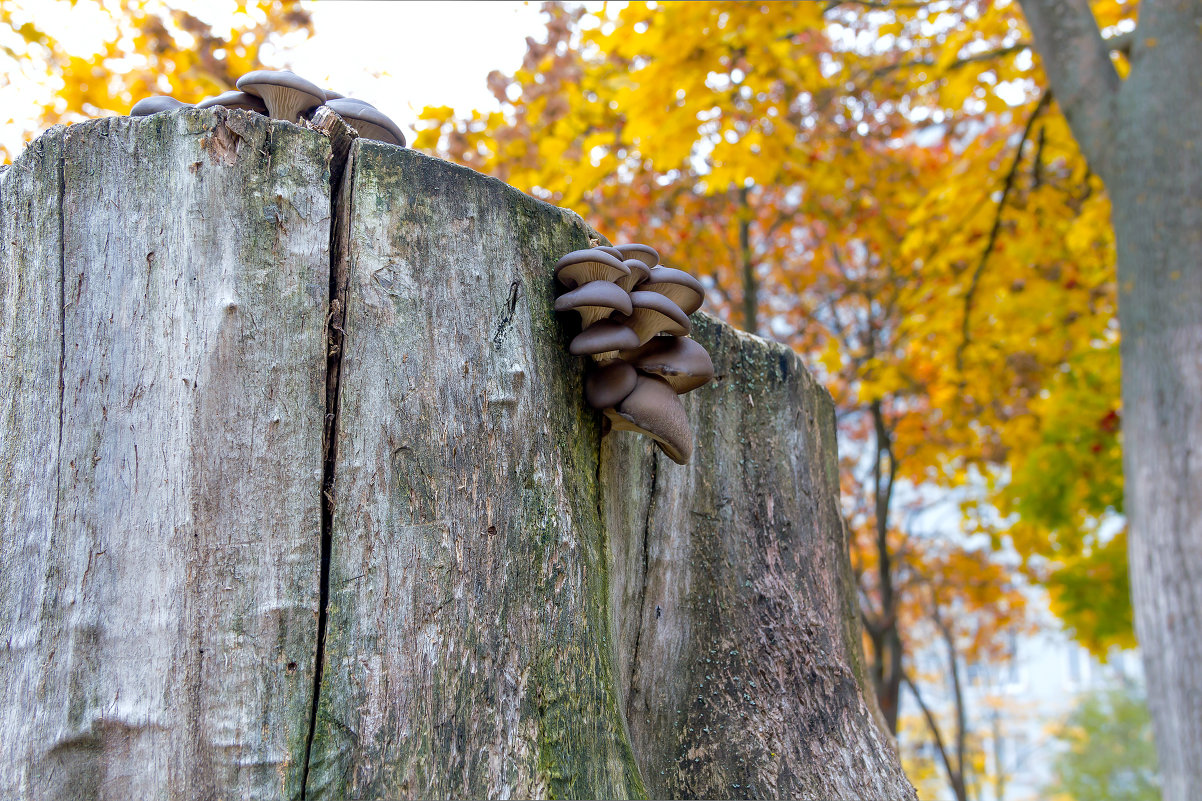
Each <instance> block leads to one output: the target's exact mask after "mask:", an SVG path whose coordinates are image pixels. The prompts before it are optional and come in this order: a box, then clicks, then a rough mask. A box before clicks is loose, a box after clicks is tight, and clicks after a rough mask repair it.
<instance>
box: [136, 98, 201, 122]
mask: <svg viewBox="0 0 1202 801" xmlns="http://www.w3.org/2000/svg"><path fill="white" fill-rule="evenodd" d="M185 107H187V108H191V106H189V105H188V104H187V103H182V102H180V101H179V100H176V99H175V98H174V97H169V96H167V95H154V96H152V97H144V98H142V99H141V100H139V101H138V102H137V103H134V107H133V108H131V109H130V110H129V116H131V117H149V116H150V115H151V114H158V113H159V112H160V111H172V110H173V109H177V108H185Z"/></svg>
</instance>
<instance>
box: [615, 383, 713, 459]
mask: <svg viewBox="0 0 1202 801" xmlns="http://www.w3.org/2000/svg"><path fill="white" fill-rule="evenodd" d="M605 416H606V417H608V418H609V419H610V421H611V422H612V423H613V427H614V428H616V429H618V430H619V431H638V432H640V433H642V434H646V435H647V436H649V437H651V438H652V439H653V440H655V444H656V445H658V446H659V449H660V450H661V451H663V452H664V453H666V454H667V455H668V458H669V459H671V460H672V461H674V462H676V463H677V464H686V463H688V461H689V458H690V457H691V456H692V455H693V430H692V429H691V428H689V416H688V413H687V412H685V409H684V406H682V405H681V403H680V399H679V398H677V397H676V391H675V390H673V389H672V387H670V386H668V382H666V381H664V380H663V379H662V378H659V377H657V376H653V375H640V376H639V377H638V381H637V382H636V383H635V386H634V391H633V392H631V393H630V394H629V395H627V396H626V398H625V399H624V400H623V401H622V402H621V403H619V404H618V406H617V408H614V409H606V411H605Z"/></svg>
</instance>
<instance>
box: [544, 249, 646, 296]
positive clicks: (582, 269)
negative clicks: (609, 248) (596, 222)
mask: <svg viewBox="0 0 1202 801" xmlns="http://www.w3.org/2000/svg"><path fill="white" fill-rule="evenodd" d="M627 275H630V268H629V267H627V266H626V265H625V264H623V263H622V262H621V261H620V260H619V259H617V258H615V257H614V256H611V255H609V254H608V253H606V252H605V251H603V250H600V249H598V248H585V249H584V250H573V251H572V252H571V253H569V254H568V255H566V256H564V257H563V258H562V259H560V260H559V261H557V262H555V277H556V278H557V279H558V280H559V282H560V283H561V284H563V285H564V286H566V287H567V288H568V289H571V288H572V287H576V286H581V285H582V284H587V283H591V282H594V281H617V280H618V279H619V278H624V277H625V276H627Z"/></svg>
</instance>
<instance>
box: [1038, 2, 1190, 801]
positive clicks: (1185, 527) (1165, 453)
mask: <svg viewBox="0 0 1202 801" xmlns="http://www.w3.org/2000/svg"><path fill="white" fill-rule="evenodd" d="M1023 9H1024V11H1025V12H1026V14H1027V17H1028V20H1029V21H1030V23H1031V27H1032V30H1033V32H1034V33H1035V39H1036V44H1037V45H1038V47H1039V49H1040V52H1041V53H1042V54H1043V55H1044V59H1045V63H1046V66H1047V70H1048V75H1049V78H1050V79H1051V82H1052V87H1053V89H1054V90H1055V92H1056V94H1057V97H1058V98H1059V99H1060V102H1061V104H1062V105H1063V106H1064V107H1065V110H1066V112H1067V114H1068V117H1069V121H1070V122H1071V123H1072V125H1073V132H1074V135H1075V136H1076V137H1077V139H1078V141H1079V142H1080V143H1081V146H1082V149H1083V150H1084V152H1085V154H1086V156H1087V158H1089V160H1090V163H1091V164H1092V165H1093V167H1094V169H1095V170H1096V171H1097V172H1098V173H1099V174H1100V175H1101V176H1102V177H1103V179H1104V180H1105V182H1106V188H1107V190H1108V192H1109V194H1110V197H1111V201H1112V204H1113V220H1114V228H1115V239H1116V245H1117V251H1118V282H1119V323H1120V327H1121V330H1122V336H1123V341H1122V360H1123V381H1122V383H1123V467H1124V474H1125V478H1126V485H1125V495H1126V501H1125V505H1126V510H1127V515H1128V519H1129V523H1130V534H1129V537H1128V540H1129V556H1130V571H1131V589H1132V598H1133V601H1134V605H1135V622H1136V632H1137V634H1138V635H1139V641H1140V645H1141V648H1142V651H1143V658H1144V665H1145V667H1146V672H1147V680H1148V699H1149V706H1150V708H1151V712H1152V718H1153V721H1154V724H1155V732H1156V748H1157V752H1158V754H1159V756H1160V769H1161V773H1162V775H1163V779H1164V797H1165V799H1166V801H1185V799H1191V798H1195V797H1197V793H1198V788H1199V787H1202V670H1200V669H1199V665H1202V484H1200V481H1202V134H1200V133H1199V132H1200V131H1202V92H1200V91H1199V89H1198V76H1199V75H1202V0H1155V1H1153V0H1145V2H1144V3H1143V4H1142V5H1141V6H1140V19H1139V26H1138V28H1137V29H1136V32H1135V37H1134V42H1133V44H1132V47H1131V70H1130V73H1129V75H1128V77H1127V78H1126V80H1124V81H1122V82H1121V83H1120V81H1119V79H1118V77H1117V75H1116V74H1115V73H1114V69H1113V67H1112V66H1111V63H1110V60H1109V58H1108V56H1107V53H1106V46H1105V44H1104V43H1103V42H1102V40H1101V37H1100V35H1099V32H1098V29H1097V26H1096V24H1095V22H1094V19H1093V17H1092V15H1091V13H1090V10H1089V6H1088V3H1087V2H1086V1H1085V0H1071V1H1070V0H1023Z"/></svg>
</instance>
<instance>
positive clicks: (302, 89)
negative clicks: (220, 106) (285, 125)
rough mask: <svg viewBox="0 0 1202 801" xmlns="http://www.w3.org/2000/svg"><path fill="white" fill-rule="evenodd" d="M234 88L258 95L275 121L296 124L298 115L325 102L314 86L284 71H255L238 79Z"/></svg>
mask: <svg viewBox="0 0 1202 801" xmlns="http://www.w3.org/2000/svg"><path fill="white" fill-rule="evenodd" d="M237 86H238V88H239V89H241V90H242V91H243V92H247V93H248V94H252V95H258V96H259V97H261V98H263V102H264V103H266V104H267V111H268V113H269V114H270V115H271V118H272V119H275V120H287V121H288V122H296V121H297V119H299V118H300V115H301V112H303V111H308V110H309V109H311V108H313V107H314V106H320V105H321V104H322V103H324V102H326V93H325V92H324V91H322V89H321V87H319V86H318V85H317V84H315V83H310V82H309V81H306V80H305V79H304V78H302V77H301V76H299V75H297V74H296V73H294V72H289V71H288V70H255V71H254V72H248V73H246V74H245V75H243V76H242V77H241V78H239V79H238V84H237Z"/></svg>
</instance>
